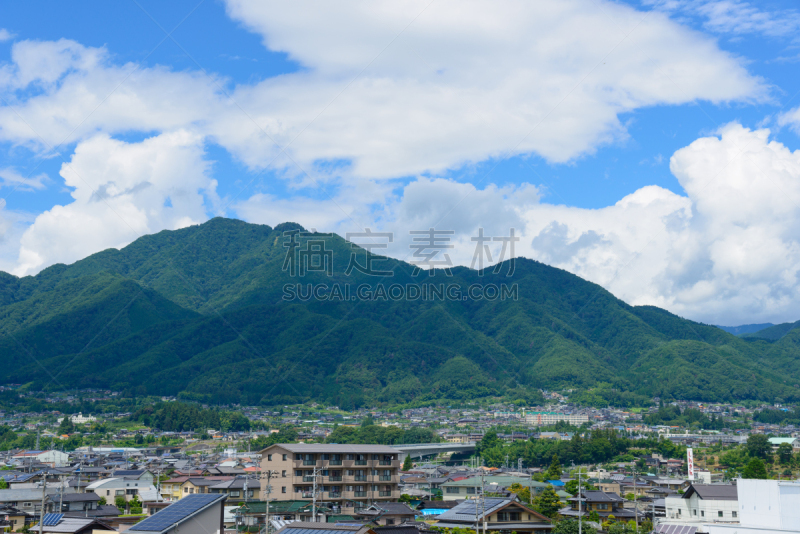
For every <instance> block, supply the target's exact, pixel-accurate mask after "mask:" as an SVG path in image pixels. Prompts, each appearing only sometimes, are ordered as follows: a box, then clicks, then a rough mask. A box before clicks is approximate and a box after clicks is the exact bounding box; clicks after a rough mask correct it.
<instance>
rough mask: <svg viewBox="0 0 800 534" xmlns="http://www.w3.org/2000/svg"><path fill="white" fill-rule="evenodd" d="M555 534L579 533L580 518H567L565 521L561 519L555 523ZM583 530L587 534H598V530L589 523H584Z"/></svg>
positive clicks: (553, 531)
mask: <svg viewBox="0 0 800 534" xmlns="http://www.w3.org/2000/svg"><path fill="white" fill-rule="evenodd" d="M551 532H552V533H553V534H578V520H577V519H565V520H564V521H559V522H558V523H556V524H555V525H553V530H551ZM583 532H584V533H585V534H596V533H597V531H596V530H595V529H593V528H592V527H590V526H589V525H587V524H586V523H584V524H583Z"/></svg>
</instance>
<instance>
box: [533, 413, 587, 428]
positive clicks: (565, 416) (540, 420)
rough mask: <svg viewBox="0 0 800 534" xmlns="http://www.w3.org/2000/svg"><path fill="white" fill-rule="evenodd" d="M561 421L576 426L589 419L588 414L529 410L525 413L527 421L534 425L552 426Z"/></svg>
mask: <svg viewBox="0 0 800 534" xmlns="http://www.w3.org/2000/svg"><path fill="white" fill-rule="evenodd" d="M559 421H566V422H567V423H569V424H571V425H575V426H579V425H582V424H583V423H587V422H588V421H589V416H588V415H586V414H571V413H556V412H528V413H526V414H525V422H526V423H527V424H529V425H533V426H550V425H554V424H556V423H558V422H559Z"/></svg>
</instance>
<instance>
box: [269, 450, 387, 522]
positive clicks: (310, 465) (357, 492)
mask: <svg viewBox="0 0 800 534" xmlns="http://www.w3.org/2000/svg"><path fill="white" fill-rule="evenodd" d="M261 470H262V473H266V472H267V471H272V473H273V474H272V479H271V486H272V492H271V494H270V497H271V498H272V500H276V501H290V500H299V499H311V498H312V497H313V496H314V490H315V489H316V497H317V500H318V501H324V502H329V503H332V504H334V505H338V506H342V507H345V508H355V509H360V508H363V507H366V506H368V505H369V504H370V503H373V502H381V501H396V500H397V499H398V498H400V491H399V489H398V484H399V482H400V476H399V470H400V458H399V451H398V450H397V449H393V448H392V447H388V446H386V445H326V444H313V443H278V444H275V445H271V446H269V447H267V448H266V449H264V450H262V451H261ZM262 478H263V479H262V481H261V495H262V496H263V497H265V498H266V495H267V493H266V486H267V480H266V477H262Z"/></svg>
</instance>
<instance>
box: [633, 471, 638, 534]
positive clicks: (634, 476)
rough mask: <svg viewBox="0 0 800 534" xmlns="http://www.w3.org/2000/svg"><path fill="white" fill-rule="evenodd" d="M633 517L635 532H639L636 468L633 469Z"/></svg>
mask: <svg viewBox="0 0 800 534" xmlns="http://www.w3.org/2000/svg"><path fill="white" fill-rule="evenodd" d="M633 515H634V518H635V520H636V532H639V508H638V506H637V504H636V467H634V468H633Z"/></svg>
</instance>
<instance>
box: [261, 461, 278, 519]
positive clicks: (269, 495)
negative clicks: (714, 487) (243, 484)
mask: <svg viewBox="0 0 800 534" xmlns="http://www.w3.org/2000/svg"><path fill="white" fill-rule="evenodd" d="M261 476H262V478H263V477H266V479H267V487H266V488H264V491H266V492H267V510H266V514H265V517H264V521H265V522H266V524H265V525H264V532H265V534H269V505H270V501H271V500H272V485H271V482H272V477H273V476H278V472H277V471H271V470H267V472H266V473H264V474H262V475H261Z"/></svg>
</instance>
